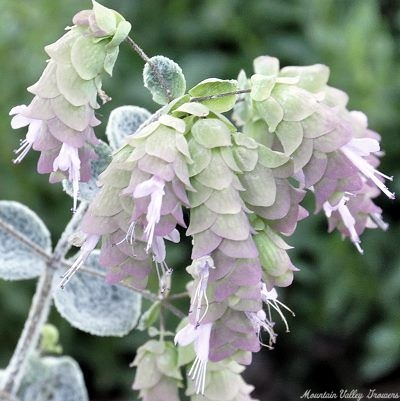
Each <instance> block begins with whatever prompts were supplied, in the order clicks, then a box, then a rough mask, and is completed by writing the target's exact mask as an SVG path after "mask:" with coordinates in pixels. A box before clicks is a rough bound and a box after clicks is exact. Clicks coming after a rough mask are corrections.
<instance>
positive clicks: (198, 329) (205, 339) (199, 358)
mask: <svg viewBox="0 0 400 401" xmlns="http://www.w3.org/2000/svg"><path fill="white" fill-rule="evenodd" d="M211 328H212V323H207V324H202V325H200V326H198V325H196V326H194V325H193V324H190V323H189V324H187V325H186V326H185V327H183V328H182V329H181V330H179V331H178V332H177V333H176V336H175V344H179V345H181V346H183V347H184V346H186V345H189V344H191V343H193V345H194V352H195V353H196V359H195V360H194V362H193V365H192V367H191V368H190V371H189V373H188V375H189V377H190V378H192V379H193V380H194V381H195V384H196V393H197V394H204V388H205V384H206V371H207V362H208V355H209V352H210V335H211Z"/></svg>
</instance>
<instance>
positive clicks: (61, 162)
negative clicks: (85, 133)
mask: <svg viewBox="0 0 400 401" xmlns="http://www.w3.org/2000/svg"><path fill="white" fill-rule="evenodd" d="M57 170H61V171H65V172H68V179H69V181H71V182H72V188H73V195H74V203H73V208H72V210H73V211H75V210H76V204H77V201H78V192H79V181H80V180H81V160H80V158H79V154H78V149H77V148H74V147H73V146H71V145H68V144H66V143H63V144H62V146H61V149H60V153H59V154H58V156H57V157H56V158H55V159H54V162H53V171H57Z"/></svg>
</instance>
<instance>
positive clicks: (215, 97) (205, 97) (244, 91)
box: [190, 89, 251, 103]
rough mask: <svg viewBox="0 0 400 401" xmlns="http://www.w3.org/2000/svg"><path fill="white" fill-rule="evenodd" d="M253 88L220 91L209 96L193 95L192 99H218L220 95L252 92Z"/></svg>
mask: <svg viewBox="0 0 400 401" xmlns="http://www.w3.org/2000/svg"><path fill="white" fill-rule="evenodd" d="M250 92H251V89H240V90H237V91H233V92H224V93H218V94H216V95H209V96H201V97H192V98H191V99H190V101H191V102H199V103H201V102H205V101H206V100H212V99H218V98H220V97H225V96H232V95H242V94H244V93H250Z"/></svg>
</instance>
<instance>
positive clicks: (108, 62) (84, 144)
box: [10, 1, 130, 209]
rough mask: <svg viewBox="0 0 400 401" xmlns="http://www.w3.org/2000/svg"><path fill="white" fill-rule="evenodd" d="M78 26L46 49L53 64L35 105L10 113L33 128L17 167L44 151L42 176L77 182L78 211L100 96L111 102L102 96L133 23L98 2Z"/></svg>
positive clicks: (37, 88)
mask: <svg viewBox="0 0 400 401" xmlns="http://www.w3.org/2000/svg"><path fill="white" fill-rule="evenodd" d="M73 23H74V26H72V27H69V28H67V33H66V34H65V35H64V36H62V37H61V38H60V39H59V40H58V41H57V42H55V43H53V44H51V45H48V46H46V47H45V50H46V53H47V54H48V56H49V57H50V59H49V60H48V62H47V66H46V68H45V70H44V72H43V74H42V76H41V77H40V79H39V80H38V82H36V83H35V84H34V85H32V86H30V87H29V88H28V90H29V92H31V93H32V94H34V95H35V97H34V98H33V100H32V101H31V103H30V104H29V105H28V106H26V105H20V106H16V107H13V108H12V110H11V111H10V114H11V115H14V117H13V119H12V122H11V125H12V127H13V128H21V127H25V126H28V133H27V135H26V137H25V139H24V140H22V141H21V145H20V147H19V149H17V150H16V153H17V155H18V156H17V157H16V159H15V160H14V162H15V163H19V162H21V161H22V159H23V158H24V157H25V156H26V154H27V153H28V151H29V150H30V149H31V148H33V149H35V150H38V151H40V152H41V154H40V158H39V161H38V172H39V173H41V174H48V173H50V182H57V181H60V180H61V179H63V178H67V179H68V180H69V181H71V182H72V186H73V195H74V207H73V208H74V209H75V208H76V202H77V196H78V190H79V182H80V181H83V182H85V181H87V180H88V179H89V178H90V162H91V160H93V159H94V158H95V157H96V156H95V153H94V151H93V149H92V146H93V145H96V144H97V139H96V136H95V134H94V129H93V128H94V127H95V126H96V125H98V124H100V121H99V120H98V119H97V118H96V116H95V110H96V109H98V108H99V107H100V106H99V104H98V102H97V97H98V96H99V97H100V99H101V100H102V101H103V102H105V101H107V100H108V99H109V98H108V97H107V96H106V95H105V93H104V92H103V91H102V77H103V75H104V74H105V73H106V74H108V75H111V74H112V70H113V66H114V63H115V61H116V59H117V56H118V51H119V44H120V43H121V42H122V41H123V40H124V39H125V38H126V36H127V35H128V33H129V30H130V24H129V23H128V22H127V21H125V20H124V19H123V17H122V16H121V15H120V14H118V13H117V12H115V11H113V10H110V9H108V8H106V7H103V6H101V5H100V4H98V3H97V2H95V1H93V9H92V10H85V11H81V12H79V13H78V14H76V15H75V17H74V18H73Z"/></svg>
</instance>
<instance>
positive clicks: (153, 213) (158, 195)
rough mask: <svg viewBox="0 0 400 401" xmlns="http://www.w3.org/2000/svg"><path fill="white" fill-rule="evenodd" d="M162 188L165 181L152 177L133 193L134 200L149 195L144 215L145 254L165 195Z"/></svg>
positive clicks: (157, 221) (150, 243)
mask: <svg viewBox="0 0 400 401" xmlns="http://www.w3.org/2000/svg"><path fill="white" fill-rule="evenodd" d="M164 187H165V181H164V180H163V179H162V178H160V177H157V176H155V175H154V176H152V177H151V178H150V179H148V180H146V181H143V182H141V183H140V184H139V185H137V186H136V188H135V191H134V192H133V197H134V198H136V199H138V198H143V197H145V196H149V195H150V203H149V206H148V207H147V213H146V220H147V225H146V227H145V229H144V234H145V236H146V240H147V247H146V251H147V252H148V251H149V249H150V248H151V246H152V244H153V238H154V229H155V227H156V225H157V224H158V223H159V222H160V217H161V206H162V200H163V196H164V195H165V192H164Z"/></svg>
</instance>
